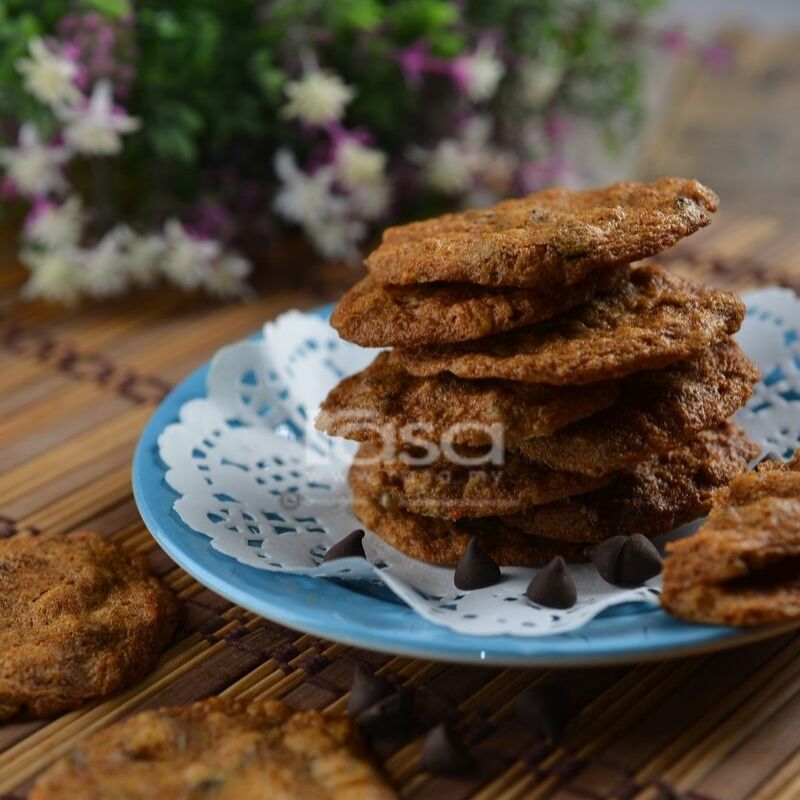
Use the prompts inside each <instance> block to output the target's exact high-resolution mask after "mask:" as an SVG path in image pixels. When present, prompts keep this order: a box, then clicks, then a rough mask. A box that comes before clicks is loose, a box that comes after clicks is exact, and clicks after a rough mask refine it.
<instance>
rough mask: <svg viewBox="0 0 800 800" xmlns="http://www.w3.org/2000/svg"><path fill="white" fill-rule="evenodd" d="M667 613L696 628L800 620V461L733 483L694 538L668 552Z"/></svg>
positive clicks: (767, 467) (763, 466)
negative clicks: (700, 624) (699, 624)
mask: <svg viewBox="0 0 800 800" xmlns="http://www.w3.org/2000/svg"><path fill="white" fill-rule="evenodd" d="M667 552H668V554H669V555H668V558H667V559H666V561H665V562H664V588H663V591H662V593H661V605H662V606H663V607H664V609H665V610H666V611H668V612H669V613H670V614H674V615H675V616H677V617H682V618H683V619H688V620H691V621H692V622H711V623H719V624H721V625H764V624H767V623H777V622H789V621H792V620H797V619H800V454H798V455H796V456H795V458H794V460H793V461H791V462H789V463H788V464H780V463H777V462H769V463H765V464H761V465H759V467H758V468H757V469H756V471H754V472H748V473H744V474H743V475H741V476H739V477H737V478H735V479H734V480H733V482H732V483H731V485H730V488H729V489H723V490H721V491H719V492H717V493H716V494H715V495H714V506H713V509H712V512H711V516H710V518H709V520H708V522H706V524H705V525H703V527H702V528H701V529H700V530H699V531H698V532H697V533H696V534H695V535H694V536H689V537H688V538H686V539H682V540H680V541H677V542H673V543H671V544H669V545H667Z"/></svg>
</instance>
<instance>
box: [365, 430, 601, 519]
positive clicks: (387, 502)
mask: <svg viewBox="0 0 800 800" xmlns="http://www.w3.org/2000/svg"><path fill="white" fill-rule="evenodd" d="M380 451H381V448H380V446H378V445H372V444H362V445H361V447H360V448H359V450H358V453H357V454H356V458H355V461H354V462H353V465H352V467H350V476H349V477H350V485H351V486H352V487H353V489H354V490H355V491H356V492H357V493H359V494H364V495H367V496H369V497H374V498H376V499H377V500H378V502H379V503H380V504H381V505H382V506H384V508H390V509H391V508H400V509H404V510H405V511H410V512H412V513H414V514H422V515H424V516H428V517H441V518H443V519H452V520H457V519H462V518H463V517H494V516H497V515H500V514H515V513H517V512H519V511H522V510H523V509H525V508H529V507H530V506H538V505H544V504H545V503H552V502H553V501H554V500H561V499H563V498H565V497H570V496H572V495H577V494H582V493H584V492H589V491H591V490H592V489H597V488H598V487H599V486H602V485H603V484H604V483H607V482H608V481H609V480H610V478H592V477H590V476H588V475H579V474H577V473H574V472H564V471H560V470H553V469H550V468H549V467H543V466H541V465H540V464H534V463H532V462H530V461H528V460H526V459H525V458H522V457H521V456H519V455H518V454H514V453H506V454H505V456H504V463H503V464H502V465H492V464H484V465H480V466H462V465H458V464H454V463H452V462H450V461H448V460H447V459H446V458H444V457H442V458H440V459H439V460H438V461H436V462H434V463H433V464H431V465H428V466H409V464H408V463H407V462H406V461H404V460H402V457H401V456H402V454H398V455H397V456H396V457H394V458H392V459H390V460H388V461H381V460H379V457H380ZM480 453H481V451H480V450H477V451H475V452H474V453H464V454H465V455H470V456H472V457H473V458H474V457H476V456H478V455H480Z"/></svg>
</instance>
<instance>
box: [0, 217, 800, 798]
mask: <svg viewBox="0 0 800 800" xmlns="http://www.w3.org/2000/svg"><path fill="white" fill-rule="evenodd" d="M669 265H670V266H671V267H672V268H674V269H676V270H677V271H680V272H684V273H688V274H693V275H695V276H698V277H700V278H702V279H704V280H707V281H708V282H711V283H717V284H724V285H732V286H736V287H737V288H744V287H746V286H748V285H755V284H757V283H763V282H783V283H787V284H789V285H793V286H794V287H795V288H797V289H800V233H794V232H792V233H788V234H787V233H786V232H785V231H784V229H783V226H782V225H781V224H780V223H779V222H775V221H772V220H770V219H742V218H736V217H733V218H728V219H726V218H725V217H723V218H722V219H720V220H719V221H718V222H716V223H715V224H714V225H713V226H712V227H711V228H709V229H707V231H704V232H703V233H701V234H699V235H698V236H696V237H694V238H693V239H692V240H691V241H690V242H687V243H685V244H683V245H681V246H680V247H678V248H677V249H676V250H675V251H674V252H673V254H672V255H671V256H670V257H669ZM319 274H320V275H321V277H319V278H318V280H317V285H316V286H315V288H314V289H313V290H310V289H308V288H306V289H303V290H297V289H295V290H293V289H283V290H281V291H275V292H273V293H271V294H270V293H268V294H266V295H264V296H263V297H261V298H259V299H258V300H255V301H253V302H250V303H247V304H243V305H227V306H215V305H209V304H204V303H200V302H197V301H196V300H195V301H193V300H191V299H187V298H184V297H181V296H179V295H176V294H170V293H167V294H164V295H160V296H158V297H157V298H155V297H152V296H143V297H139V298H134V299H126V300H121V301H119V302H117V303H113V304H110V305H107V306H104V307H90V308H87V309H85V310H82V311H77V312H70V311H64V310H60V309H56V308H52V307H47V306H44V305H42V304H22V303H20V302H19V301H18V300H17V299H16V291H17V287H18V283H19V278H20V274H19V273H18V272H15V271H13V270H7V271H5V272H4V273H2V275H0V308H1V309H4V313H3V318H2V322H0V470H1V473H0V515H2V516H0V535H5V536H8V535H11V534H13V533H15V532H16V531H20V530H31V529H33V530H52V531H71V530H77V529H83V528H91V529H94V530H97V531H99V532H100V533H102V534H104V535H106V536H110V537H111V538H112V539H114V540H115V541H117V542H119V543H120V544H122V545H123V546H125V547H127V548H130V549H131V550H134V551H137V552H143V553H146V554H147V555H148V556H149V558H150V561H151V564H152V566H153V569H154V570H155V572H156V573H157V574H158V575H159V576H161V577H162V578H163V579H164V580H165V581H166V582H167V584H169V586H171V587H172V588H173V590H174V591H175V592H177V594H178V595H179V597H180V598H181V600H182V603H183V608H184V620H183V623H182V625H181V629H180V632H179V634H178V636H177V637H176V639H175V640H174V642H173V643H172V645H171V646H170V648H169V649H168V650H167V652H166V653H165V655H164V657H163V659H162V661H161V664H160V666H159V667H158V669H157V670H156V671H155V672H153V673H152V674H151V675H150V676H148V677H147V678H146V679H145V680H144V681H142V682H141V683H140V684H138V685H137V686H135V687H133V688H132V689H130V690H128V691H126V692H123V693H121V694H118V695H116V696H114V697H112V698H110V699H109V700H106V701H105V702H101V703H96V704H92V705H89V706H87V707H85V708H82V709H81V710H79V711H75V712H72V713H70V714H66V715H64V716H62V717H59V718H57V719H54V720H50V721H39V722H12V723H10V724H6V725H4V726H2V727H0V794H2V793H4V792H5V793H6V796H7V797H9V798H19V797H22V796H24V794H25V791H26V789H27V788H28V787H29V785H30V781H31V779H32V778H34V777H35V775H36V774H37V773H38V772H39V771H40V770H42V769H43V768H44V767H46V766H47V765H48V764H49V763H50V762H51V761H53V759H55V758H57V757H58V756H60V755H62V754H64V753H65V752H67V751H68V750H69V749H70V747H72V745H73V744H74V743H75V742H76V741H77V740H78V739H79V738H80V737H82V736H84V735H86V734H87V733H90V732H91V731H94V730H96V729H98V728H101V727H103V726H105V725H108V724H109V723H111V722H113V721H114V720H116V719H119V718H120V717H122V716H124V715H126V714H129V713H131V712H133V711H137V710H140V709H143V708H150V707H154V706H160V705H167V704H175V703H185V702H190V701H193V700H197V699H199V698H202V697H206V696H208V695H212V694H226V695H235V696H244V697H266V696H269V697H280V698H283V699H285V700H286V701H287V702H289V703H290V704H292V705H294V706H297V707H303V708H306V707H314V708H341V707H342V706H343V705H344V702H345V699H346V693H347V689H348V687H349V683H350V676H351V672H352V670H353V667H354V665H355V664H358V663H366V664H369V665H371V666H372V667H375V668H380V669H382V670H384V671H387V672H391V673H394V675H395V676H396V677H397V678H398V679H399V680H401V681H402V682H404V683H407V684H409V685H413V686H415V687H417V689H418V697H419V698H421V705H422V708H423V712H422V714H421V717H420V719H419V723H418V729H417V730H416V732H415V735H414V736H413V737H412V738H410V739H409V740H408V742H406V743H405V744H404V745H403V746H402V747H400V748H398V749H394V750H391V751H388V752H383V753H381V758H382V760H383V762H384V764H385V766H386V770H387V772H388V774H389V776H390V777H391V779H392V781H393V782H394V783H395V784H396V785H397V786H398V787H400V788H401V789H402V791H403V793H404V794H405V795H407V796H410V797H420V798H425V797H448V798H449V797H454V798H458V797H466V796H472V797H479V798H486V799H487V800H488V798H512V797H536V798H538V797H542V798H545V797H546V798H559V800H560V799H561V798H571V797H572V798H580V797H583V798H600V797H602V798H611V797H614V798H634V797H635V798H642V800H644V799H645V798H649V799H650V800H655V798H658V797H671V796H673V795H671V794H669V792H673V793H676V792H678V793H680V792H685V791H687V790H691V792H692V793H691V794H690V795H689V796H690V797H694V798H695V800H699V798H716V799H717V800H735V798H740V797H741V798H744V797H751V798H779V797H780V798H785V799H786V800H789V799H790V798H797V797H800V727H799V726H798V725H797V718H798V714H800V637H798V636H796V635H791V636H783V637H781V638H778V639H775V640H770V641H767V642H763V643H760V644H757V645H754V646H751V647H746V648H742V649H739V650H736V651H733V652H726V653H720V654H718V655H711V656H704V657H697V658H691V659H687V660H680V661H674V662H664V663H657V664H649V665H643V666H637V667H624V668H603V669H592V670H585V671H579V670H569V671H562V672H560V673H559V674H558V676H557V677H558V679H559V680H561V681H563V682H564V683H565V684H566V686H567V687H568V690H569V692H570V694H571V696H572V704H573V719H572V722H571V727H570V735H569V736H568V738H567V740H566V742H565V743H564V744H563V746H560V747H552V746H548V745H546V744H544V743H543V742H541V741H538V740H537V739H536V738H535V737H534V736H532V735H531V734H530V733H529V732H528V731H525V730H523V729H521V728H520V727H519V726H518V724H517V723H516V722H515V721H514V715H513V703H514V699H515V697H516V696H517V694H518V693H519V692H520V691H521V690H522V689H523V688H524V687H526V686H528V685H529V684H531V683H533V682H535V681H539V680H542V679H545V678H548V677H551V671H544V670H524V669H507V670H501V669H490V668H479V667H463V666H448V665H443V664H437V663H432V662H426V661H419V660H414V659H409V658H389V657H386V656H383V655H377V654H374V653H368V652H363V651H359V650H356V649H354V648H349V647H344V646H341V645H337V644H333V643H331V642H327V641H324V640H321V639H317V638H314V637H311V636H304V635H300V634H298V633H295V632H293V631H290V630H287V629H285V628H282V627H280V626H278V625H274V624H272V623H270V622H268V621H266V620H262V619H258V618H256V617H255V616H254V615H252V614H250V613H248V612H246V611H244V610H242V609H241V608H237V607H235V606H232V605H231V604H230V603H228V602H226V601H224V600H222V599H221V598H219V597H217V596H215V595H214V594H212V593H211V592H209V591H207V590H206V589H204V588H203V587H202V586H200V585H199V584H198V583H196V582H195V581H194V580H192V579H191V578H190V577H189V576H188V575H186V574H185V573H184V572H182V571H181V570H180V569H178V568H177V567H175V565H174V564H172V563H171V562H170V560H169V559H168V558H167V557H166V556H165V555H164V553H162V552H161V551H160V550H159V549H158V548H157V546H156V545H155V543H154V542H153V540H152V539H151V538H150V536H149V534H148V532H147V531H146V529H145V528H144V526H143V524H142V522H141V521H140V519H139V517H138V515H137V513H136V509H135V507H134V504H133V498H132V496H131V488H130V461H131V455H132V452H133V448H134V445H135V442H136V440H137V437H138V436H139V433H140V431H141V430H142V427H143V426H144V424H145V422H146V420H147V418H148V417H149V415H150V414H151V413H152V411H153V409H154V407H155V406H156V404H157V403H158V402H159V400H160V399H161V398H162V397H163V395H164V393H165V392H166V391H168V389H169V388H170V386H172V385H173V384H174V383H175V382H176V381H178V380H179V379H180V378H181V377H183V376H184V375H186V374H187V373H188V372H190V371H191V370H192V369H194V368H195V367H197V366H198V365H200V364H201V363H203V362H204V361H205V360H206V359H208V357H209V356H210V355H211V354H212V353H213V352H214V350H215V349H216V348H218V347H219V346H220V345H222V344H225V343H226V342H230V341H232V340H235V339H237V338H240V337H242V336H244V335H245V334H247V333H250V332H251V331H254V330H256V329H257V328H258V327H259V326H260V325H261V323H262V322H263V321H264V320H265V319H268V318H270V317H273V316H274V315H275V314H277V313H279V312H280V311H282V310H285V309H286V308H289V307H292V306H298V307H301V308H308V307H311V306H314V305H317V304H319V303H321V302H324V301H329V300H331V299H333V298H334V297H335V296H336V294H338V293H339V292H340V291H341V286H342V285H343V284H345V283H347V282H349V281H352V280H353V278H354V275H353V274H352V272H347V271H345V270H344V269H340V270H328V272H327V273H326V272H325V271H322V272H321V273H319ZM441 719H452V720H454V721H456V722H457V723H458V724H459V725H460V726H461V727H462V728H463V730H464V733H465V736H466V738H467V740H468V741H469V742H470V743H472V744H473V745H474V746H475V748H476V749H477V750H478V751H479V752H481V753H482V754H483V755H484V764H485V766H484V768H483V770H482V772H481V773H480V774H479V775H477V776H475V777H474V778H472V779H470V780H468V781H444V780H441V779H434V778H431V777H429V776H428V775H425V774H422V773H419V772H417V770H416V762H417V757H418V753H419V748H420V744H421V734H423V733H424V731H425V730H426V729H428V728H429V727H430V726H431V725H432V724H433V723H434V722H436V721H438V720H441Z"/></svg>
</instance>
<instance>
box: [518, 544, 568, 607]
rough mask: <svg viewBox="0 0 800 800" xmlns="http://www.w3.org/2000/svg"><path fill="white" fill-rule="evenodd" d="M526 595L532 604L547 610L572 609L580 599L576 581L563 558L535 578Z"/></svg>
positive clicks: (550, 564) (554, 560)
mask: <svg viewBox="0 0 800 800" xmlns="http://www.w3.org/2000/svg"><path fill="white" fill-rule="evenodd" d="M525 594H526V596H527V597H528V600H530V601H531V602H532V603H536V604H537V605H540V606H545V607H547V608H572V606H574V605H575V602H576V601H577V599H578V592H577V590H576V589H575V581H573V580H572V576H571V575H570V574H569V570H567V565H566V564H565V563H564V559H563V558H562V557H561V556H556V557H555V558H554V559H553V560H552V561H551V562H550V563H549V564H548V565H547V566H546V567H544V568H543V569H540V570H539V571H538V572H537V573H536V575H534V576H533V580H532V581H531V582H530V583H529V584H528V588H527V590H526V591H525Z"/></svg>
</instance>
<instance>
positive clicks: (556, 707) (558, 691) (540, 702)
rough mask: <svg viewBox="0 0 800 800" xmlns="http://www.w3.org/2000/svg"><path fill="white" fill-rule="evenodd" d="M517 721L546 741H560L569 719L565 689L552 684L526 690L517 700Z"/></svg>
mask: <svg viewBox="0 0 800 800" xmlns="http://www.w3.org/2000/svg"><path fill="white" fill-rule="evenodd" d="M517 719H518V720H519V721H520V722H521V723H522V724H523V725H525V726H526V727H529V728H532V729H533V730H534V731H535V732H536V733H537V734H539V736H542V737H544V738H545V739H552V740H553V741H555V740H557V739H560V738H561V736H562V735H563V733H564V728H566V727H567V719H568V711H567V698H566V693H565V692H564V689H563V687H561V686H559V685H558V684H555V683H551V684H545V685H538V686H531V687H529V688H528V689H525V691H524V692H522V693H521V694H520V696H519V697H518V698H517Z"/></svg>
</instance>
